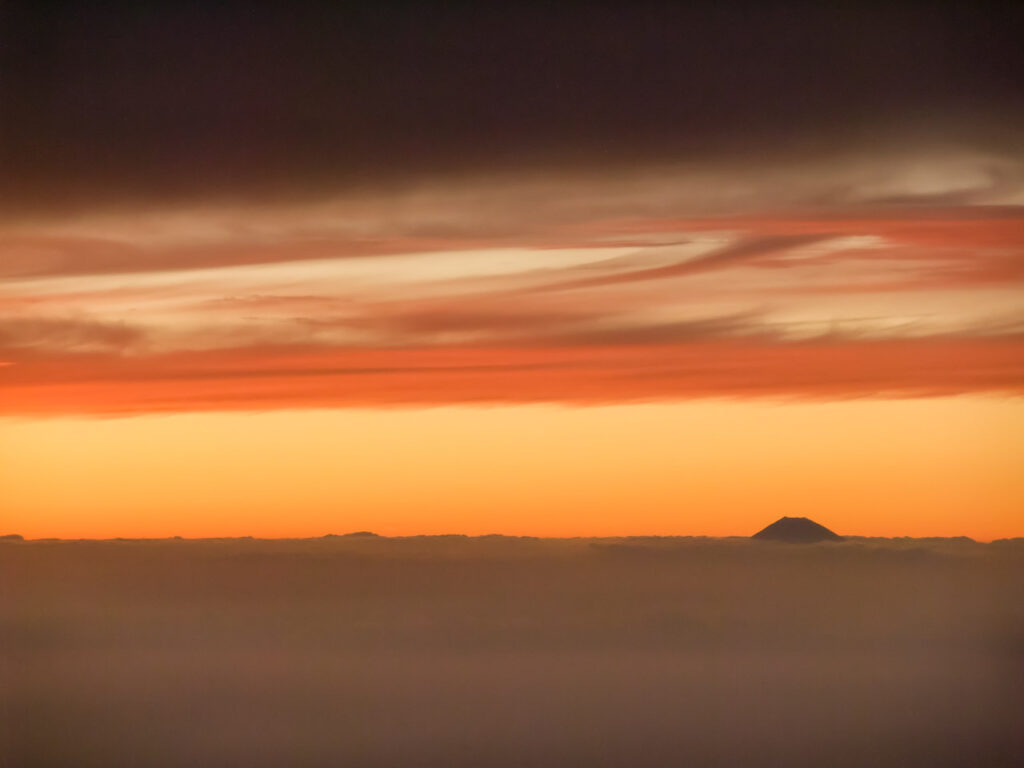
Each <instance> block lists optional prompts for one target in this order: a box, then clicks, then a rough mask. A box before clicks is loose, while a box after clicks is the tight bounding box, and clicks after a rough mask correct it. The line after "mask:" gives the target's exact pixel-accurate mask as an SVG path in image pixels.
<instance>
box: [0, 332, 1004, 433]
mask: <svg viewBox="0 0 1024 768" xmlns="http://www.w3.org/2000/svg"><path fill="white" fill-rule="evenodd" d="M7 358H8V361H9V362H13V363H15V364H14V365H10V366H7V367H4V368H2V369H0V382H2V395H3V396H2V398H0V413H4V414H7V415H15V414H22V415H32V414H35V415H38V414H48V413H49V414H59V413H65V414H66V413H79V414H97V415H102V414H108V415H114V414H136V413H149V412H160V411H189V410H224V409H227V410H252V409H281V408H319V407H353V406H397V405H416V406H425V405H448V404H459V403H538V402H557V403H567V404H579V405H585V404H599V403H612V402H635V401H645V400H673V399H682V398H691V397H705V396H729V397H751V396H797V397H812V398H816V397H829V398H832V397H860V396H929V395H952V394H959V393H967V392H986V391H987V392H1004V393H1014V394H1024V337H1020V336H1003V337H993V338H966V337H944V338H929V339H915V340H910V339H888V340H863V341H835V340H828V339H822V340H817V341H813V342H804V343H781V342H777V341H766V340H755V341H751V340H738V339H718V340H708V341H703V342H692V343H678V344H648V345H636V346H629V345H620V346H607V345H606V346H598V345H582V346H561V347H524V348H496V347H447V348H425V349H358V348H336V347H247V348H237V349H231V350H217V351H203V352H196V351H191V352H176V353H170V354H165V355H158V356H149V357H124V356H116V355H109V354H76V355H43V354H39V353H31V352H26V351H21V352H18V353H17V354H16V355H13V356H12V355H11V354H10V353H8V355H7Z"/></svg>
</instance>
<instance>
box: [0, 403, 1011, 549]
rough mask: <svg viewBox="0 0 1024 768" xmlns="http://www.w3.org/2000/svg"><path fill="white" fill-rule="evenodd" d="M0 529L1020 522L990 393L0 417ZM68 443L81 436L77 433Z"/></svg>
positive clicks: (541, 531)
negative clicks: (790, 520)
mask: <svg viewBox="0 0 1024 768" xmlns="http://www.w3.org/2000/svg"><path fill="white" fill-rule="evenodd" d="M0 434H2V435H3V440H2V442H0V451H2V454H3V461H2V462H0V467H2V469H0V484H2V485H3V487H4V498H5V502H4V514H3V516H2V527H3V529H4V532H12V533H20V534H22V535H24V536H26V537H30V538H42V537H58V538H80V537H81V538H112V537H118V536H123V537H166V536H174V535H180V536H185V537H190V538H191V537H212V536H247V535H250V536H256V537H266V538H275V537H307V536H321V535H324V534H327V533H339V534H340V533H346V532H349V531H354V530H372V531H375V532H378V533H381V534H385V535H417V534H442V533H462V534H468V535H481V534H488V533H504V534H509V535H534V536H614V535H708V536H728V535H749V534H751V533H754V532H755V531H757V530H758V529H759V528H761V527H763V526H764V525H766V524H767V523H769V522H771V521H772V520H774V519H776V518H778V517H781V516H782V515H796V516H806V517H811V518H812V519H815V520H817V521H819V522H821V523H822V524H824V525H827V526H828V527H830V528H832V529H833V530H836V531H837V532H839V533H843V534H848V535H866V536H956V535H967V536H971V537H972V538H975V539H978V540H990V539H994V538H1001V537H1010V536H1019V535H1022V534H1024V519H1022V515H1021V513H1020V510H1021V509H1024V478H1022V477H1021V475H1020V472H1019V471H1018V470H1019V467H1018V466H1017V462H1016V461H1015V457H1016V456H1018V455H1019V453H1018V452H1016V451H1015V450H1014V449H1015V447H1017V448H1019V440H1020V437H1019V436H1020V435H1021V434H1024V403H1020V402H1019V401H1006V400H1002V399H999V398H978V397H966V398H965V397H958V398H936V399H929V400H891V401H880V400H863V401H861V400H856V401H847V402H832V403H824V402H822V403H807V402H804V403H800V402H792V401H788V402H782V401H777V402H762V403H757V402H736V401H726V400H711V401H701V402H691V403H683V404H669V405H666V404H661V405H656V404H649V405H621V406H610V407H596V408H564V407H551V406H517V407H499V408H470V407H463V406H458V407H451V406H449V407H445V408H435V409H427V410H407V409H399V410H391V411H368V410H340V411H305V412H303V411H279V412H273V413H265V414H252V413H235V414H230V413H205V414H182V415H167V416H146V417H136V418H129V419H103V420H96V419H68V418H52V419H44V420H8V421H7V422H6V423H5V424H4V425H3V431H2V433H0ZM83 446H87V447H88V450H84V449H83Z"/></svg>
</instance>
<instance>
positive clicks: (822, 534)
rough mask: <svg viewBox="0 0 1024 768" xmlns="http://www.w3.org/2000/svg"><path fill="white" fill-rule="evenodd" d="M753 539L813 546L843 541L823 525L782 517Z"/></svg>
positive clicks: (804, 519)
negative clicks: (822, 542) (813, 544)
mask: <svg viewBox="0 0 1024 768" xmlns="http://www.w3.org/2000/svg"><path fill="white" fill-rule="evenodd" d="M751 538H752V539H760V540H761V541H785V542H789V543H790V544H812V543H814V542H816V541H843V537H842V536H839V535H838V534H835V533H833V532H832V531H830V530H829V529H828V528H826V527H825V526H823V525H818V523H816V522H814V521H813V520H810V519H808V518H806V517H780V518H779V519H778V520H776V521H775V522H774V523H772V524H771V525H769V526H768V527H767V528H765V529H763V530H760V531H758V532H757V533H755V534H754V535H753V536H751Z"/></svg>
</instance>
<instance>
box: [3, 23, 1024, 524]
mask: <svg viewBox="0 0 1024 768" xmlns="http://www.w3.org/2000/svg"><path fill="white" fill-rule="evenodd" d="M3 14H4V18H3V21H4V22H5V23H4V24H2V25H0V29H2V30H3V31H0V43H3V44H4V46H5V50H8V51H10V52H11V53H10V55H7V56H6V58H4V60H3V62H2V63H0V67H2V68H3V72H4V73H5V76H4V77H2V78H0V160H3V161H4V167H6V168H7V169H8V172H6V173H4V175H3V178H2V180H0V534H2V533H7V532H12V533H14V532H16V533H21V534H23V535H25V536H26V537H50V536H53V537H113V536H169V535H182V536H241V535H254V536H314V535H321V534H325V533H332V532H333V533H344V532H346V531H351V530H359V529H370V530H374V531H377V532H380V533H385V534H392V535H405V534H416V533H467V534H484V533H508V534H530V535H555V536H587V535H631V534H663V535H689V534H692V535H749V534H750V533H753V532H754V531H756V530H757V529H759V528H760V527H763V526H764V525H765V524H767V523H768V522H771V521H772V520H774V519H775V518H777V517H779V516H781V515H784V514H789V515H806V516H808V517H812V518H814V519H815V520H817V521H819V522H821V523H823V524H825V525H827V526H829V527H830V528H832V529H834V530H836V531H838V532H840V533H844V534H853V535H877V536H899V535H911V536H949V535H960V534H963V535H969V536H973V537H975V538H979V539H982V540H989V539H993V538H998V537H1007V536H1022V535H1024V472H1022V471H1021V469H1022V466H1024V465H1022V462H1021V458H1020V457H1021V456H1024V399H1022V395H1024V142H1022V139H1021V137H1022V136H1024V97H1022V96H1024V82H1022V79H1024V60H1022V54H1021V48H1020V45H1019V42H1020V39H1021V38H1022V36H1024V15H1022V13H1021V12H1020V11H1018V10H1015V9H1013V8H1011V7H1010V6H1007V7H1005V8H996V9H994V10H987V11H986V12H984V13H982V12H969V11H967V10H958V11H954V10H948V11H946V10H942V11H937V10H934V9H933V10H929V9H927V8H926V7H919V6H907V7H903V6H896V7H894V8H892V9H890V10H888V11H884V12H881V11H874V12H868V11H864V12H863V13H861V14H858V13H853V12H851V11H844V12H834V13H828V14H826V13H823V12H818V11H815V10H814V9H811V8H809V7H801V6H789V7H778V8H772V9H764V10H762V11H757V12H756V13H753V15H750V14H748V13H745V12H744V13H741V12H738V11H735V10H732V11H728V12H726V11H718V10H714V9H711V8H707V9H700V10H690V11H685V12H684V11H674V10H671V9H669V8H666V7H661V6H659V7H653V6H652V7H646V6H643V7H637V8H635V9H633V10H631V11H626V10H623V11H612V10H610V9H607V8H605V9H602V10H594V11H589V12H583V11H572V12H570V11H555V10H551V11H545V12H541V11H539V10H530V11H527V10H521V11H511V10H503V11H474V12H470V11H467V10H463V11H458V12H457V11H454V10H451V9H449V10H447V11H444V10H441V9H436V11H434V12H429V13H428V12H427V11H425V10H423V9H420V10H416V11H413V10H412V9H411V7H410V8H403V9H402V10H395V9H390V10H380V11H364V12H356V11H346V12H341V11H326V10H323V11H320V10H318V11H304V12H302V13H298V12H293V11H288V10H286V9H284V8H283V7H281V8H279V9H277V10H271V9H269V8H268V9H260V10H253V9H250V8H248V7H247V6H246V5H244V4H242V5H226V6H224V7H223V8H218V9H207V8H204V7H203V6H201V5H189V4H185V5H183V6H178V7H174V6H167V7H163V8H160V7H158V8H157V9H155V10H152V9H151V10H147V11H143V10H139V9H128V8H127V7H126V8H119V9H113V10H110V9H106V10H97V11H95V12H93V11H89V12H84V11H79V12H71V11H67V10H65V11H54V10H52V9H50V10H49V11H33V10H25V11H5V12H3Z"/></svg>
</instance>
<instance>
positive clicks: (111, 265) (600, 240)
mask: <svg viewBox="0 0 1024 768" xmlns="http://www.w3.org/2000/svg"><path fill="white" fill-rule="evenodd" d="M993 169H997V170H993ZM1022 201H1024V172H1022V166H1021V164H1020V163H1019V162H1017V161H1016V160H1015V159H1013V158H1012V157H1005V156H999V157H996V156H989V155H983V154H979V153H977V152H970V151H953V150H946V151H939V150H937V149H932V150H929V151H927V152H925V151H919V152H917V154H915V153H913V152H907V153H902V154H900V153H897V155H894V156H888V155H884V154H883V155H878V156H864V157H859V158H846V159H845V160H842V161H840V160H833V161H830V162H829V163H826V164H825V165H820V164H819V165H804V166H799V165H797V166H768V165H764V166H761V167H751V168H747V169H743V170H742V171H738V170H736V169H731V168H728V167H719V168H712V167H704V168H699V169H693V168H691V169H686V168H667V169H661V170H659V171H657V172H655V171H654V170H651V169H647V170H644V169H639V170H636V171H634V172H633V173H632V174H629V175H624V176H596V175H594V174H583V175H576V176H562V177H543V178H541V177H516V178H512V177H505V178H494V177H481V178H476V179H468V178H467V179H465V180H463V181H462V182H460V184H458V185H450V184H449V185H442V184H438V185H435V186H433V187H429V186H426V187H415V188H413V187H410V188H406V189H403V190H401V191H396V192H393V193H390V194H388V195H381V194H376V195H374V194H370V193H368V192H367V193H365V194H362V195H355V196H350V197H345V198H331V199H323V200H320V201H319V202H311V203H308V204H303V205H298V204H290V205H285V204H280V205H277V206H269V205H265V206H235V207H223V206H220V207H218V206H215V205H212V204H209V205H204V206H197V207H192V208H176V209H170V208H168V209H156V208H154V209H149V210H145V211H136V212H134V213H130V212H127V211H121V212H116V211H108V212H106V213H99V212H97V213H94V214H90V215H87V216H86V215H83V216H80V217H76V218H54V219H32V220H24V221H18V222H8V223H7V224H4V225H3V226H0V252H2V253H3V254H4V259H3V260H2V261H0V272H2V274H3V276H4V277H5V283H4V285H3V287H2V288H0V362H3V363H4V365H3V366H2V367H0V385H2V386H3V388H4V398H3V402H2V405H0V408H2V409H3V412H4V413H8V414H16V413H42V412H82V413H135V412H146V411H150V410H156V411H161V410H188V409H211V408H294V407H307V406H308V407H314V406H315V407H319V406H325V405H326V406H349V405H394V404H439V403H457V402H535V401H554V402H565V403H596V402H616V401H634V400H647V399H672V398H682V397H692V396H719V395H721V396H738V397H746V396H763V395H770V396H788V395H795V396H802V397H805V396H809V397H846V396H893V395H896V396H908V395H913V396H921V395H929V394H951V393H958V392H978V391H998V392H1004V393H1020V392H1021V391H1022V390H1024V370H1022V361H1024V354H1022V353H1024V326H1022V318H1024V213H1022V210H1024V207H1022V205H1021V203H1022Z"/></svg>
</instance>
